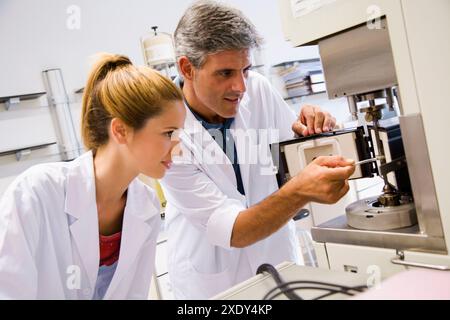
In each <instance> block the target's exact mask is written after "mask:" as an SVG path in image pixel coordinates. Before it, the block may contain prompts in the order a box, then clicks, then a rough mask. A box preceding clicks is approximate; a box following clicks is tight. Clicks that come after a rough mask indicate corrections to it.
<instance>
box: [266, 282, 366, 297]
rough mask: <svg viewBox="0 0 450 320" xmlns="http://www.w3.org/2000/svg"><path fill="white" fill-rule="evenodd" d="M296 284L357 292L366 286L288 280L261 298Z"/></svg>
mask: <svg viewBox="0 0 450 320" xmlns="http://www.w3.org/2000/svg"><path fill="white" fill-rule="evenodd" d="M296 284H314V285H321V286H328V287H334V288H337V289H339V290H341V291H358V292H363V289H366V288H367V287H366V286H357V287H348V286H344V285H339V284H333V283H327V282H320V281H306V280H305V281H302V280H299V281H289V282H284V283H282V284H279V285H277V286H276V287H274V288H272V289H271V290H270V291H269V292H267V293H266V295H265V296H264V298H263V300H266V299H267V298H268V297H269V296H270V294H272V293H273V292H275V291H276V290H280V291H283V290H284V289H285V287H288V286H289V285H296ZM314 288H318V289H319V290H321V289H329V288H323V287H318V286H316V287H314ZM333 290H334V289H333ZM286 291H288V290H286ZM288 292H289V291H288Z"/></svg>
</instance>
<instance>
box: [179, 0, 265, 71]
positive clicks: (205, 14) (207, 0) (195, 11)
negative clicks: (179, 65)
mask: <svg viewBox="0 0 450 320" xmlns="http://www.w3.org/2000/svg"><path fill="white" fill-rule="evenodd" d="M174 40H175V52H176V56H177V60H178V58H180V57H181V56H186V57H187V58H188V59H189V61H190V62H191V63H192V64H193V65H194V67H196V68H200V67H201V66H202V65H203V63H204V62H205V59H206V57H207V56H208V55H210V54H214V53H217V52H220V51H224V50H241V49H252V48H259V47H260V45H261V43H262V38H261V37H260V36H259V34H258V32H257V31H256V28H255V26H254V25H253V24H252V23H251V22H250V20H249V19H248V18H247V17H245V16H244V14H243V13H242V12H241V11H240V10H238V9H235V8H232V7H229V6H226V5H224V4H222V3H219V2H216V1H211V0H202V1H196V2H195V3H193V4H192V5H191V6H190V7H189V8H188V9H187V10H186V12H185V13H184V15H183V17H181V19H180V22H179V23H178V26H177V28H176V30H175V34H174Z"/></svg>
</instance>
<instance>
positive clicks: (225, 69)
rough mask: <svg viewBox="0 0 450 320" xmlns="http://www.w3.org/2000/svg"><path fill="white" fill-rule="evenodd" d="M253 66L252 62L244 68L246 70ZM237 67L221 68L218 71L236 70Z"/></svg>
mask: <svg viewBox="0 0 450 320" xmlns="http://www.w3.org/2000/svg"><path fill="white" fill-rule="evenodd" d="M251 67H252V64H249V65H248V66H246V67H245V68H244V71H247V70H249V69H250V68H251ZM235 70H236V69H231V68H224V69H219V70H217V71H216V72H223V71H235Z"/></svg>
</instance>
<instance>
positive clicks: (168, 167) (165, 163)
mask: <svg viewBox="0 0 450 320" xmlns="http://www.w3.org/2000/svg"><path fill="white" fill-rule="evenodd" d="M161 163H162V165H163V166H164V167H166V169H167V170H168V169H170V167H171V166H172V161H161Z"/></svg>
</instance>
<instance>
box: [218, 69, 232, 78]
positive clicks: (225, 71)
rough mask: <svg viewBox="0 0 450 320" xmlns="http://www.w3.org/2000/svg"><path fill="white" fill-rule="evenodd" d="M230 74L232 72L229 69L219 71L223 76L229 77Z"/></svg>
mask: <svg viewBox="0 0 450 320" xmlns="http://www.w3.org/2000/svg"><path fill="white" fill-rule="evenodd" d="M231 74H232V71H231V70H221V71H219V75H221V76H222V77H224V78H228V77H230V76H231Z"/></svg>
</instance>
